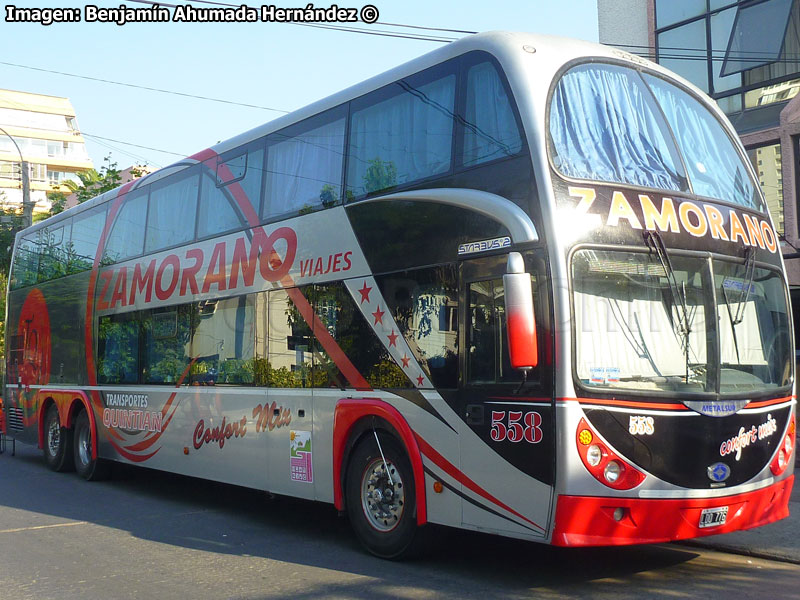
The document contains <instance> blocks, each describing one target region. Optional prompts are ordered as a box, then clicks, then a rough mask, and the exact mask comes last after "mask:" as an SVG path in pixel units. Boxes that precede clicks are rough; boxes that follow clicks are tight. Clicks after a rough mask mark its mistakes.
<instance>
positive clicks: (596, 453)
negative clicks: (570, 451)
mask: <svg viewBox="0 0 800 600" xmlns="http://www.w3.org/2000/svg"><path fill="white" fill-rule="evenodd" d="M601 460H603V451H602V450H600V446H598V445H597V444H592V445H591V446H589V449H588V450H587V451H586V462H588V463H589V464H590V465H592V466H593V467H596V466H597V465H599V464H600V461H601Z"/></svg>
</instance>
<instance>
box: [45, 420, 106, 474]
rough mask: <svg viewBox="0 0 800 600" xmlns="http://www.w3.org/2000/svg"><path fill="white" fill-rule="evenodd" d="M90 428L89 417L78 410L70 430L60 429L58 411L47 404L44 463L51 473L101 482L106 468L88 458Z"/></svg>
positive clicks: (89, 451)
mask: <svg viewBox="0 0 800 600" xmlns="http://www.w3.org/2000/svg"><path fill="white" fill-rule="evenodd" d="M92 443H93V435H92V427H91V423H90V421H89V415H87V414H86V412H85V411H81V412H79V413H78V415H77V416H76V417H75V424H74V426H73V427H72V428H68V427H62V426H61V420H60V418H59V415H58V409H57V408H56V406H55V405H51V406H50V408H48V409H47V413H46V414H45V418H44V460H45V462H46V463H47V466H48V467H50V468H51V469H52V470H53V471H58V472H66V471H73V470H74V471H77V473H78V475H80V476H81V477H83V478H84V479H86V480H88V481H95V480H99V479H104V478H106V477H107V476H108V474H109V470H110V465H109V464H108V463H107V462H106V461H104V460H102V459H99V458H96V459H93V458H92Z"/></svg>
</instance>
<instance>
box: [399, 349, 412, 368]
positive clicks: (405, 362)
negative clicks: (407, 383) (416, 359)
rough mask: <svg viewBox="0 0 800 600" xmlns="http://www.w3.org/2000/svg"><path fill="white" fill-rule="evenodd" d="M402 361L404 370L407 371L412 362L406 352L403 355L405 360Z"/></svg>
mask: <svg viewBox="0 0 800 600" xmlns="http://www.w3.org/2000/svg"><path fill="white" fill-rule="evenodd" d="M400 360H402V361H403V368H404V369H405V368H407V367H408V361H410V360H411V359H410V358H409V357H408V356H406V354H405V352H404V353H403V358H401V359H400Z"/></svg>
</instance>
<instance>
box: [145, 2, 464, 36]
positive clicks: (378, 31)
mask: <svg viewBox="0 0 800 600" xmlns="http://www.w3.org/2000/svg"><path fill="white" fill-rule="evenodd" d="M130 1H131V2H134V3H136V4H148V5H151V6H155V5H158V6H168V7H170V8H177V6H178V5H177V4H169V3H166V2H156V1H153V0H130ZM194 1H195V2H198V3H200V4H211V5H214V6H221V7H226V8H239V7H240V6H241V4H233V3H230V2H217V1H215V0H194ZM190 5H191V4H190ZM277 24H278V25H280V24H285V25H297V26H300V27H315V28H317V29H331V30H334V31H343V32H347V33H360V34H364V35H375V36H381V37H394V38H401V39H409V40H418V41H423V42H438V43H447V44H449V43H450V42H454V41H456V40H457V39H458V38H454V37H445V36H435V35H415V34H412V33H404V32H396V31H388V30H385V29H364V28H360V27H353V26H350V25H333V24H330V23H322V22H315V23H310V22H309V23H306V22H302V21H286V22H285V23H277ZM375 24H379V25H384V26H390V27H406V28H409V29H420V30H428V31H445V32H451V33H467V34H471V33H477V32H475V31H465V30H460V29H446V28H444V27H425V26H422V25H404V24H402V23H381V22H376V23H375Z"/></svg>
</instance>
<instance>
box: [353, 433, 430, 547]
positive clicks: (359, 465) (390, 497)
mask: <svg viewBox="0 0 800 600" xmlns="http://www.w3.org/2000/svg"><path fill="white" fill-rule="evenodd" d="M381 450H383V454H382V455H381ZM345 500H346V503H347V514H348V517H349V518H350V524H351V525H352V527H353V529H354V531H355V533H356V536H357V537H358V539H359V541H361V543H362V544H363V546H364V547H365V548H366V549H367V550H369V551H370V552H371V553H372V554H374V555H376V556H379V557H381V558H401V557H403V556H406V555H407V554H409V553H410V551H411V548H412V543H413V542H414V538H415V536H416V534H417V514H416V513H417V510H416V495H415V486H414V473H413V471H412V470H411V463H410V461H409V459H408V456H407V455H406V452H405V449H404V448H403V446H402V444H401V443H400V442H399V441H398V440H397V439H396V438H394V437H392V436H391V435H388V434H385V433H382V432H381V433H378V434H377V437H376V435H375V433H374V432H370V433H369V434H367V435H366V436H365V437H364V439H363V440H362V441H361V442H359V444H358V445H357V446H356V447H355V449H354V450H353V454H352V455H351V458H350V462H349V464H348V469H347V476H346V479H345Z"/></svg>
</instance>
